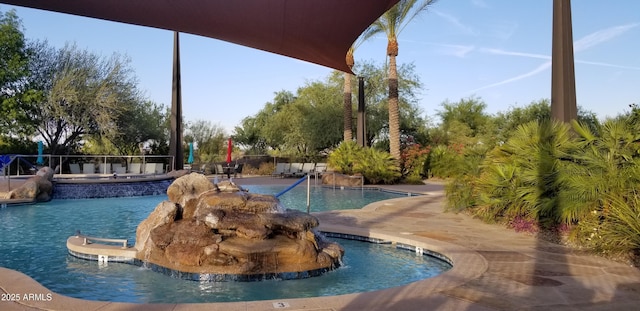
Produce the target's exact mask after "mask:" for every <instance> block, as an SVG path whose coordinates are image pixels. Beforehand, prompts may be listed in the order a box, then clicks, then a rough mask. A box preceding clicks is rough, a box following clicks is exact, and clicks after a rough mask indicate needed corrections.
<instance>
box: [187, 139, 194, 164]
mask: <svg viewBox="0 0 640 311" xmlns="http://www.w3.org/2000/svg"><path fill="white" fill-rule="evenodd" d="M187 163H189V164H193V143H189V157H188V158H187Z"/></svg>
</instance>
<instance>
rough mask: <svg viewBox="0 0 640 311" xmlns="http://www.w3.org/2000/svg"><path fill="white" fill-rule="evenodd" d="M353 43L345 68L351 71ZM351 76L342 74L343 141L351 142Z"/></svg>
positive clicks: (346, 73)
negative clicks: (347, 67)
mask: <svg viewBox="0 0 640 311" xmlns="http://www.w3.org/2000/svg"><path fill="white" fill-rule="evenodd" d="M355 49H356V48H355V43H354V44H353V45H352V46H351V47H350V48H349V50H348V51H347V57H346V58H347V66H349V69H353V65H354V63H355V62H354V60H353V52H354V51H355ZM352 76H353V75H352V74H350V73H348V72H345V73H344V93H343V94H344V141H351V140H352V139H353V126H352V125H351V120H352V115H351V114H352V112H353V104H352V102H351V98H352V95H351V77H352Z"/></svg>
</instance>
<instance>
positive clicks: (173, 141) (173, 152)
mask: <svg viewBox="0 0 640 311" xmlns="http://www.w3.org/2000/svg"><path fill="white" fill-rule="evenodd" d="M172 85H173V87H172V90H171V138H170V142H169V155H170V156H172V157H173V159H174V161H175V165H174V167H175V169H176V170H181V169H183V168H184V159H183V158H184V155H183V154H182V91H181V78H180V38H179V35H178V32H177V31H175V32H174V33H173V83H172Z"/></svg>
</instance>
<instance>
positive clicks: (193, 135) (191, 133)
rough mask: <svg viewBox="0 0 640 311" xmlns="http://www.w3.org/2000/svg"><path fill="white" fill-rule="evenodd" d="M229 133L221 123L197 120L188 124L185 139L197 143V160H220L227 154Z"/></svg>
mask: <svg viewBox="0 0 640 311" xmlns="http://www.w3.org/2000/svg"><path fill="white" fill-rule="evenodd" d="M227 138H228V136H227V134H226V133H225V131H224V128H223V127H222V126H221V125H219V124H213V123H211V122H210V121H205V120H196V121H195V122H193V123H190V124H188V125H187V134H186V135H185V141H192V142H194V143H195V144H196V147H197V152H196V153H195V158H196V160H197V162H214V161H219V160H221V159H222V157H223V156H224V155H225V154H226V151H227V148H226V146H225V142H226V141H227Z"/></svg>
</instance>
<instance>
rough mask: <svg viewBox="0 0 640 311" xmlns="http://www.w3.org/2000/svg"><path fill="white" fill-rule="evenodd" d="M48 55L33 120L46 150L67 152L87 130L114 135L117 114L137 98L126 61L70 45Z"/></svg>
mask: <svg viewBox="0 0 640 311" xmlns="http://www.w3.org/2000/svg"><path fill="white" fill-rule="evenodd" d="M47 55H49V56H51V58H50V59H48V60H47V61H46V62H45V63H47V64H49V66H50V67H49V70H44V72H46V73H49V74H50V75H49V76H48V81H50V83H48V84H44V87H45V88H46V89H44V90H43V92H44V94H45V97H44V98H43V102H41V103H39V105H38V106H37V111H36V113H35V115H34V120H36V121H37V122H38V128H37V131H38V133H39V134H40V135H41V136H42V137H43V138H44V140H45V142H46V143H47V145H48V146H49V149H50V151H51V153H53V154H58V153H69V152H72V151H74V150H77V149H78V148H79V147H80V144H81V142H82V138H83V136H84V135H86V134H90V135H100V136H103V137H105V138H108V139H110V138H113V137H116V136H118V134H119V128H118V126H117V125H118V122H117V120H118V118H119V117H120V116H121V115H122V114H123V113H127V110H128V107H131V106H133V105H136V104H138V103H139V101H140V97H139V93H138V91H137V87H136V81H135V79H134V77H133V76H132V74H131V70H130V67H128V66H127V64H128V60H127V59H126V58H123V57H121V56H120V55H117V54H114V55H113V56H112V57H110V58H107V59H104V58H101V57H99V56H98V55H96V54H93V53H90V52H88V51H81V50H79V49H77V48H76V47H75V46H70V45H68V46H66V47H64V48H63V49H61V50H59V51H57V52H55V53H49V54H47Z"/></svg>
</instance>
